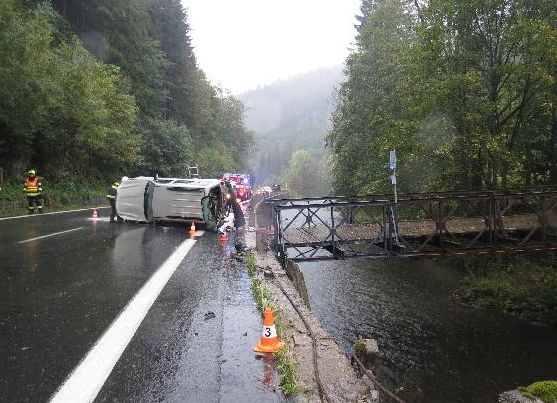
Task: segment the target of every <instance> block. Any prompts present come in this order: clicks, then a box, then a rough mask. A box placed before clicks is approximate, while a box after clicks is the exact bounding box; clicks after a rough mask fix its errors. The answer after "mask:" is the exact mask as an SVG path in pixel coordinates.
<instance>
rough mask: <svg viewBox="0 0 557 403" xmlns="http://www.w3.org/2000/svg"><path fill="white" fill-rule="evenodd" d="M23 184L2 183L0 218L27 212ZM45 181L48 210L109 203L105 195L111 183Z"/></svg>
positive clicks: (44, 188) (45, 197)
mask: <svg viewBox="0 0 557 403" xmlns="http://www.w3.org/2000/svg"><path fill="white" fill-rule="evenodd" d="M41 180H42V179H41ZM22 183H23V182H22ZM22 183H19V182H9V183H4V184H2V185H1V186H0V188H1V190H0V217H13V216H18V215H23V214H27V213H28V209H27V199H26V198H25V194H24V193H23V184H22ZM42 183H43V197H44V206H45V207H44V210H45V212H54V211H61V210H72V209H77V208H87V207H99V206H106V205H108V203H107V201H106V197H105V196H106V190H107V188H108V186H109V185H105V186H103V185H102V184H100V183H78V182H73V181H65V182H57V183H49V182H48V181H47V180H42Z"/></svg>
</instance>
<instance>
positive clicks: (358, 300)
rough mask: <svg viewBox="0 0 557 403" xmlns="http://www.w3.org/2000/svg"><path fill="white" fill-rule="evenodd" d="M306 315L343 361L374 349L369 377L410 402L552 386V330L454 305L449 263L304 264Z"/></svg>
mask: <svg viewBox="0 0 557 403" xmlns="http://www.w3.org/2000/svg"><path fill="white" fill-rule="evenodd" d="M300 268H301V270H302V272H303V273H304V276H305V281H306V285H307V289H308V294H309V299H310V304H311V308H312V311H313V312H314V314H315V315H316V316H317V317H318V318H319V320H320V322H321V323H322V325H323V326H324V327H325V328H326V329H327V331H328V332H329V333H330V334H331V336H332V337H333V338H334V339H335V340H336V341H337V343H338V344H339V345H340V346H341V347H342V348H343V349H344V350H345V352H346V353H347V354H352V352H353V349H352V346H353V343H354V342H355V341H356V340H357V339H358V338H360V337H361V338H374V339H376V340H377V341H378V344H379V349H380V356H381V359H380V361H379V362H378V363H377V365H376V367H375V368H374V372H375V373H376V374H377V375H378V376H379V378H380V379H381V380H382V382H384V383H385V385H386V386H388V387H389V388H391V389H392V390H396V389H399V393H400V396H401V397H404V398H406V399H407V400H408V401H409V402H427V403H436V402H439V403H449V402H450V403H453V402H462V403H480V402H496V401H497V395H498V394H499V393H500V392H503V391H505V390H509V389H513V388H515V387H517V386H520V385H528V384H530V383H531V382H534V381H538V380H547V379H556V378H557V329H556V328H547V327H540V326H535V325H532V324H529V323H526V322H521V321H519V320H517V319H514V318H512V317H510V316H508V315H505V314H501V313H496V312H492V311H487V310H483V309H473V308H470V307H467V306H463V305H460V304H458V303H457V302H456V301H455V299H454V298H453V296H452V293H453V291H454V290H455V289H456V288H457V287H458V285H459V282H460V280H461V276H462V275H461V274H460V273H459V271H458V270H457V269H456V268H455V267H451V263H450V261H448V260H444V259H437V260H423V259H408V260H405V259H390V260H344V261H327V262H304V263H301V264H300Z"/></svg>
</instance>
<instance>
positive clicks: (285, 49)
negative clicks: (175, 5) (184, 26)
mask: <svg viewBox="0 0 557 403" xmlns="http://www.w3.org/2000/svg"><path fill="white" fill-rule="evenodd" d="M182 4H183V5H184V6H185V7H186V8H187V10H188V20H189V24H190V28H191V31H190V35H191V38H192V41H193V45H194V47H195V54H196V57H197V61H198V63H199V65H200V67H201V68H202V69H203V71H205V73H206V74H207V76H208V78H209V80H211V82H213V83H214V84H220V85H222V86H223V87H224V88H226V89H228V90H230V91H232V93H239V92H243V91H246V90H249V89H253V88H256V87H258V86H261V85H265V84H269V83H271V82H273V81H276V80H278V79H281V78H286V77H289V76H292V75H296V74H300V73H305V72H308V71H311V70H315V69H318V68H320V67H330V66H334V65H340V64H342V63H344V60H345V59H346V56H347V55H348V52H349V48H350V47H351V46H352V45H353V44H354V42H355V40H354V36H355V34H356V32H355V29H354V24H355V23H356V18H355V16H356V15H357V14H358V13H359V7H360V0H182Z"/></svg>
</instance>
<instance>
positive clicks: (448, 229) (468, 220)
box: [266, 187, 557, 260]
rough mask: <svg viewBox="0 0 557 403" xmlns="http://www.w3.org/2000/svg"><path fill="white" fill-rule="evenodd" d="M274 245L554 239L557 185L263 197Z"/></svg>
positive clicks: (344, 248)
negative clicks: (380, 194)
mask: <svg viewBox="0 0 557 403" xmlns="http://www.w3.org/2000/svg"><path fill="white" fill-rule="evenodd" d="M266 206H267V208H266V215H267V217H268V222H269V223H270V226H271V228H272V234H273V240H272V243H273V245H274V246H275V248H276V249H277V250H278V251H279V252H280V253H283V254H284V255H285V256H290V257H291V258H293V259H297V260H302V259H317V258H339V257H353V256H354V257H358V256H373V257H379V256H393V255H397V256H400V255H404V256H434V255H442V254H472V253H492V252H503V251H507V250H527V249H540V248H541V249H555V247H557V214H556V213H555V208H556V207H557V188H555V187H553V188H542V189H540V188H536V189H514V190H497V191H481V192H447V193H445V194H442V193H434V194H410V195H408V194H402V195H400V197H399V201H398V203H396V204H395V203H394V202H393V200H390V199H389V198H372V199H365V198H363V197H352V198H347V197H324V198H304V199H272V200H268V201H267V202H266Z"/></svg>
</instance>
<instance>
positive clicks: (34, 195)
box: [23, 169, 43, 214]
mask: <svg viewBox="0 0 557 403" xmlns="http://www.w3.org/2000/svg"><path fill="white" fill-rule="evenodd" d="M23 191H24V192H25V195H26V196H27V202H28V203H29V214H33V213H34V212H35V207H36V208H37V209H38V210H39V213H42V212H43V203H42V195H41V192H42V191H43V189H42V185H41V182H40V180H39V177H38V176H37V173H36V172H35V170H34V169H31V170H30V171H29V172H28V173H27V178H25V188H24V189H23Z"/></svg>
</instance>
